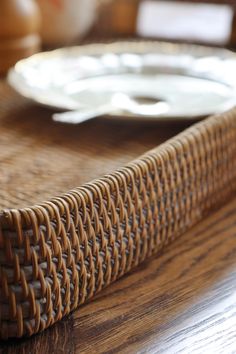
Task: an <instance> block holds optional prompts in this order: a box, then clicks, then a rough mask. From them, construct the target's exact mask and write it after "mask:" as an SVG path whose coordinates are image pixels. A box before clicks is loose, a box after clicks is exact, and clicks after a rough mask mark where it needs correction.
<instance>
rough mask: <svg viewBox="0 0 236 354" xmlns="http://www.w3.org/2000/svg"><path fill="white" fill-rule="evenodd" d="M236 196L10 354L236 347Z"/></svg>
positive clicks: (8, 346)
mask: <svg viewBox="0 0 236 354" xmlns="http://www.w3.org/2000/svg"><path fill="white" fill-rule="evenodd" d="M235 256H236V198H234V199H233V200H232V201H231V202H229V203H228V204H227V205H225V206H222V208H221V209H219V210H217V211H215V212H214V213H212V215H210V216H209V217H208V218H206V219H205V220H204V221H202V222H201V223H199V224H198V225H197V226H195V227H194V228H193V229H192V230H191V231H189V232H188V233H186V234H185V235H183V236H182V237H180V238H179V239H178V240H177V241H175V242H174V243H172V244H171V245H170V246H169V247H168V248H166V249H165V250H164V252H163V253H162V254H161V255H159V256H155V257H153V258H152V259H150V260H148V261H146V262H145V263H144V264H143V265H142V266H140V267H139V268H137V269H136V270H135V271H133V272H132V273H131V274H129V275H127V276H125V277H124V278H123V279H121V280H120V281H118V282H116V283H114V284H113V285H111V286H110V287H109V288H107V289H106V290H105V291H103V292H102V293H101V294H100V295H99V296H97V297H96V299H94V300H93V301H92V302H91V303H89V304H86V305H84V306H83V307H82V308H80V309H79V310H78V311H76V312H75V313H74V314H72V315H71V316H69V317H68V318H66V319H65V320H63V321H61V322H60V323H57V324H56V325H54V326H53V327H52V328H50V329H49V330H46V331H45V332H44V333H42V334H40V335H37V336H34V337H33V338H30V339H26V340H21V341H16V342H13V341H11V342H8V343H3V344H2V345H1V349H0V353H1V354H10V353H18V354H21V353H22V354H23V353H27V354H28V353H43V354H48V353H50V354H53V353H55V354H59V353H68V354H69V353H89V354H91V353H128V354H131V353H150V354H151V353H168V354H170V353H190V352H191V353H205V352H208V353H234V352H236V341H235V336H236V257H235Z"/></svg>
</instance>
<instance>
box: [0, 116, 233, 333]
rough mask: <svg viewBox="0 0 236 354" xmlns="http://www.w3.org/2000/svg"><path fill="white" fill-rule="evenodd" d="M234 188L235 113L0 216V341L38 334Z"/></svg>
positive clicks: (191, 129) (143, 257)
mask: <svg viewBox="0 0 236 354" xmlns="http://www.w3.org/2000/svg"><path fill="white" fill-rule="evenodd" d="M235 191H236V110H231V111H229V112H227V113H225V114H222V115H218V116H214V117H211V118H209V119H207V120H205V121H203V122H201V123H198V124H196V125H195V126H192V127H191V128H189V129H187V130H185V131H184V132H183V133H181V134H179V135H177V136H176V137H174V138H172V139H171V140H169V141H167V142H166V143H164V144H162V145H161V146H159V147H157V148H155V149H153V150H151V151H149V152H147V153H146V154H145V155H142V156H141V157H140V158H139V159H137V160H135V161H133V162H131V163H130V164H128V165H127V166H126V167H124V168H122V169H120V170H118V171H116V172H114V173H112V174H109V175H106V176H104V177H103V178H101V179H98V180H95V181H93V182H91V183H88V184H85V185H83V186H82V187H79V188H76V189H74V190H72V191H70V192H68V193H67V194H64V195H62V196H61V197H57V198H54V199H52V200H50V201H48V202H45V203H43V204H40V205H35V206H32V207H30V208H24V209H19V210H16V209H11V210H5V211H3V212H2V213H1V216H0V271H1V274H0V280H1V282H0V338H1V339H7V338H10V337H21V336H30V335H32V334H34V333H37V332H39V331H42V330H44V329H45V328H47V327H49V326H50V325H52V324H53V323H55V322H57V321H58V320H60V319H61V318H62V317H64V316H65V315H67V314H68V313H70V312H71V311H73V310H74V309H76V308H77V307H78V305H80V304H82V303H84V302H85V301H87V300H88V299H90V298H92V297H93V296H94V295H95V294H96V293H98V292H99V291H100V290H101V289H102V288H104V287H105V286H107V285H109V284H110V283H111V282H113V281H115V280H116V279H118V278H120V277H121V276H122V275H123V274H125V273H127V272H128V271H129V270H130V269H132V268H133V267H135V266H137V265H138V264H139V263H141V262H142V261H143V260H145V259H146V258H147V257H149V256H151V255H152V254H154V253H156V252H157V251H158V250H160V248H162V247H163V246H164V245H166V244H167V243H169V242H170V241H171V240H173V239H174V238H176V237H177V236H178V235H180V234H182V233H183V232H184V231H186V230H187V229H189V228H190V227H191V226H192V225H194V224H195V223H196V222H197V221H199V220H201V219H202V217H203V216H204V215H206V214H207V213H208V212H209V211H210V210H211V209H212V208H213V207H216V206H217V205H220V204H221V203H222V202H223V201H224V200H225V199H227V198H229V197H230V196H231V195H232V194H233V193H235Z"/></svg>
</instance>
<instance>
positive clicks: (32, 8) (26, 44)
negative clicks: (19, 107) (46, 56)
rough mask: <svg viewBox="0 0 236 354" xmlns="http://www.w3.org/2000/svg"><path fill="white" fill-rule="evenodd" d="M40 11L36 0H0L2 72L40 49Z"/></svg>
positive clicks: (0, 64) (0, 71)
mask: <svg viewBox="0 0 236 354" xmlns="http://www.w3.org/2000/svg"><path fill="white" fill-rule="evenodd" d="M39 29H40V12H39V8H38V6H37V4H36V3H35V2H34V0H0V74H4V73H6V71H7V70H8V69H9V68H10V67H11V66H13V65H14V64H15V63H16V62H17V61H18V60H20V59H22V58H25V57H27V56H30V55H32V54H34V53H36V52H37V51H39V49H40V36H39V34H38V33H39Z"/></svg>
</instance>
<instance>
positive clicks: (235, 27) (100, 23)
mask: <svg viewBox="0 0 236 354" xmlns="http://www.w3.org/2000/svg"><path fill="white" fill-rule="evenodd" d="M235 9H236V1H235V0H228V1H220V0H218V1H217V0H215V1H214V0H208V1H203V0H202V1H197V0H192V1H191V2H190V1H173V0H171V1H167V0H165V1H158V0H70V1H68V0H1V1H0V71H1V72H6V70H7V69H8V68H9V67H10V66H12V65H13V64H14V63H15V62H16V61H17V60H18V59H20V58H22V57H26V56H28V55H31V54H32V53H34V52H37V51H40V50H42V49H51V48H56V47H61V46H67V45H74V44H80V43H85V42H90V41H92V42H101V41H110V40H113V39H117V38H119V39H122V38H126V39H127V38H137V37H139V38H149V39H150V38H155V39H164V40H172V41H173V40H174V41H180V42H191V43H203V44H207V45H215V46H221V47H225V46H227V47H230V48H234V47H235V46H236V20H235V19H236V16H235V14H236V11H235Z"/></svg>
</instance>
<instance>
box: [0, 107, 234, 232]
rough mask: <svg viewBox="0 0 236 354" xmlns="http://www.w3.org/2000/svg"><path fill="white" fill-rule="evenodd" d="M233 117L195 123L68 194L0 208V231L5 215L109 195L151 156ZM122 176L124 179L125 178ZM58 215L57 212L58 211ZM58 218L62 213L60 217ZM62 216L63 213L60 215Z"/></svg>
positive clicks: (213, 117)
mask: <svg viewBox="0 0 236 354" xmlns="http://www.w3.org/2000/svg"><path fill="white" fill-rule="evenodd" d="M232 114H236V108H233V109H230V110H229V111H227V112H225V113H224V114H223V116H222V114H216V115H213V116H210V117H208V118H206V119H204V120H202V121H200V122H197V123H194V124H193V125H191V126H189V127H188V128H186V129H184V130H183V131H181V132H179V133H178V134H177V135H175V136H173V137H171V138H170V139H167V140H166V141H164V142H163V143H161V144H160V145H158V146H156V147H154V148H153V149H151V150H148V151H146V152H145V153H143V154H142V155H140V156H139V157H137V158H135V159H133V160H131V161H130V162H128V163H127V164H126V165H124V166H122V167H120V168H118V169H116V170H114V171H111V172H110V173H108V174H106V175H104V176H102V177H100V178H95V179H93V180H91V181H89V182H87V183H84V184H82V185H80V186H78V187H75V188H72V189H70V190H68V191H67V192H64V193H61V194H59V195H57V196H54V197H51V198H48V199H46V200H44V201H42V202H38V203H33V202H32V204H30V205H28V206H25V207H22V208H14V207H12V208H5V209H0V226H1V228H2V229H3V230H4V229H8V228H9V221H8V215H9V213H11V212H12V213H22V214H24V213H28V212H34V211H35V210H39V209H41V210H42V208H43V209H44V210H47V209H48V207H49V206H50V205H51V204H53V205H54V206H56V205H57V203H59V202H66V200H67V198H68V197H70V196H71V195H73V194H76V195H77V197H79V198H80V199H82V198H83V199H84V200H85V201H86V203H88V202H89V199H90V198H91V197H92V198H94V199H96V197H97V196H98V195H99V193H101V190H102V188H103V189H106V188H110V192H112V191H114V190H115V188H116V186H115V182H114V181H115V180H117V179H120V178H121V175H122V176H123V178H125V177H126V178H131V173H132V175H133V176H134V175H135V171H134V169H133V168H134V167H139V166H141V165H143V164H147V163H148V161H150V160H151V159H152V157H155V158H158V157H160V159H161V155H162V154H163V153H164V154H165V153H169V152H170V151H171V149H172V148H173V147H174V145H176V143H177V144H178V143H183V140H184V139H190V138H191V136H193V135H195V136H196V133H199V134H200V129H202V128H203V127H205V128H206V129H207V128H211V126H212V124H215V123H216V122H217V121H218V122H219V121H220V120H221V119H224V118H227V117H228V116H229V115H232ZM124 176H125V177H124ZM59 214H60V212H59ZM60 215H61V214H60ZM63 215H64V214H63ZM22 226H24V220H22Z"/></svg>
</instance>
